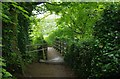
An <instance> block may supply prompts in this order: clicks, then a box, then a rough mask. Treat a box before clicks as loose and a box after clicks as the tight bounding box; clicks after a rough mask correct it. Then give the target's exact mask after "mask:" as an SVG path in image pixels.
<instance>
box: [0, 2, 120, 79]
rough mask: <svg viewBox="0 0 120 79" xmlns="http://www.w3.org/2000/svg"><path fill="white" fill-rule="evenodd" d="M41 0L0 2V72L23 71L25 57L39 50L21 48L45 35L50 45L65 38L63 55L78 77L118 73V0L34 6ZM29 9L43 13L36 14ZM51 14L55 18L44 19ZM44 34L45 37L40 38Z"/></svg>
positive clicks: (32, 57)
mask: <svg viewBox="0 0 120 79" xmlns="http://www.w3.org/2000/svg"><path fill="white" fill-rule="evenodd" d="M41 3H42V2H40V3H30V2H29V3H25V2H22V3H19V2H10V3H2V25H3V27H2V36H3V37H2V50H3V51H2V54H3V58H0V61H3V62H0V65H2V66H3V69H2V74H3V77H4V78H10V77H12V75H11V74H13V75H14V74H15V73H16V72H19V73H23V74H24V68H25V65H26V63H28V62H29V63H30V62H31V63H32V62H33V61H34V60H35V59H38V56H40V55H39V54H38V53H37V52H34V53H28V52H26V51H27V50H28V49H29V50H33V49H36V48H38V47H36V46H34V45H36V44H41V45H42V44H43V43H46V42H45V40H46V41H47V42H48V44H49V45H53V44H54V41H55V39H56V38H57V39H60V40H62V41H66V42H67V43H66V44H67V49H66V53H65V54H64V59H65V61H66V63H67V64H69V65H70V66H71V68H72V69H73V70H74V71H75V72H76V74H78V76H79V77H80V78H81V79H89V78H91V79H93V78H95V79H96V78H97V79H100V78H116V77H118V76H119V74H120V65H119V63H120V8H119V7H120V3H96V2H94V3H87V2H86V3H79V2H67V3H66V2H61V3H56V2H53V3H43V4H42V5H39V6H36V5H37V4H41ZM32 11H37V14H44V13H47V12H48V15H45V17H43V18H40V19H38V18H37V16H36V15H37V14H33V13H32ZM50 14H56V15H59V18H57V19H45V18H46V17H48V16H49V15H50ZM13 15H14V16H13ZM44 36H48V37H46V39H45V40H44ZM31 45H32V46H33V47H32V46H31ZM46 45H47V44H46ZM46 45H45V46H46ZM26 46H28V48H27V47H26ZM29 46H30V47H31V48H29ZM3 59H4V60H3ZM9 72H10V73H11V74H10V73H9ZM0 75H1V74H0Z"/></svg>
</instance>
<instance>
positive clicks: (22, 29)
mask: <svg viewBox="0 0 120 79" xmlns="http://www.w3.org/2000/svg"><path fill="white" fill-rule="evenodd" d="M34 7H35V4H34V3H16V2H11V3H2V36H3V37H2V50H3V51H2V56H3V57H4V59H5V63H6V67H5V69H7V71H9V72H11V73H12V74H15V73H17V72H19V73H22V74H23V73H24V66H25V62H27V61H28V56H29V55H27V53H26V45H27V44H29V33H28V31H29V29H30V27H29V25H30V18H29V16H30V15H31V14H32V10H33V8H34ZM31 60H32V59H31Z"/></svg>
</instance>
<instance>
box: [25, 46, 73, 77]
mask: <svg viewBox="0 0 120 79" xmlns="http://www.w3.org/2000/svg"><path fill="white" fill-rule="evenodd" d="M56 63H57V64H56ZM60 63H64V60H63V57H62V56H61V55H60V54H59V53H58V52H57V51H56V50H55V49H54V48H52V47H48V61H47V63H33V64H31V65H29V66H28V67H27V70H26V72H25V76H26V77H75V75H74V73H73V71H72V70H71V69H70V68H69V67H68V66H66V65H65V64H60Z"/></svg>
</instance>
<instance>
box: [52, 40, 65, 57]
mask: <svg viewBox="0 0 120 79" xmlns="http://www.w3.org/2000/svg"><path fill="white" fill-rule="evenodd" d="M53 47H54V48H55V49H56V50H58V51H59V52H60V53H61V54H62V55H64V54H65V53H66V49H67V43H66V41H64V40H59V39H57V40H55V41H54V45H53Z"/></svg>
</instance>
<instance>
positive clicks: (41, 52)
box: [26, 44, 47, 60]
mask: <svg viewBox="0 0 120 79" xmlns="http://www.w3.org/2000/svg"><path fill="white" fill-rule="evenodd" d="M26 53H27V54H31V53H38V58H39V59H41V58H42V59H45V60H46V59H47V44H35V45H26ZM41 56H42V57H41Z"/></svg>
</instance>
